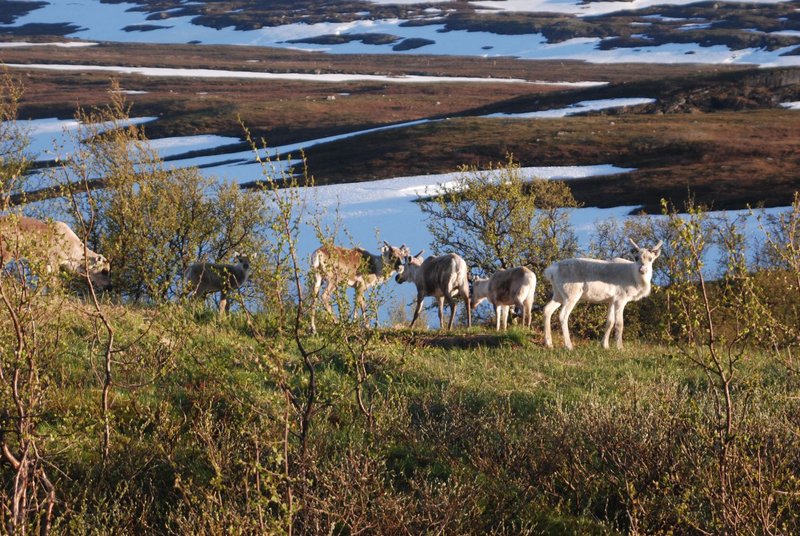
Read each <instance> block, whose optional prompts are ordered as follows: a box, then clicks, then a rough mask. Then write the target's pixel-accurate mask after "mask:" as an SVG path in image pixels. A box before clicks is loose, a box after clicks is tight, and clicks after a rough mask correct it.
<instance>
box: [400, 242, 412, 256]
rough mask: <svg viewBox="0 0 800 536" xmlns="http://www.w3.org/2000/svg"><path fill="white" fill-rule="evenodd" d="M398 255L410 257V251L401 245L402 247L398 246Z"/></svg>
mask: <svg viewBox="0 0 800 536" xmlns="http://www.w3.org/2000/svg"><path fill="white" fill-rule="evenodd" d="M400 253H401V254H402V255H406V256H408V255H411V250H410V249H409V248H408V246H407V245H405V244H403V245H402V246H400Z"/></svg>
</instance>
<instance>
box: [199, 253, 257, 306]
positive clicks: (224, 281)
mask: <svg viewBox="0 0 800 536" xmlns="http://www.w3.org/2000/svg"><path fill="white" fill-rule="evenodd" d="M233 257H234V260H235V261H236V264H219V263H214V262H195V263H192V264H190V265H189V266H188V267H187V268H186V271H185V272H184V274H183V278H184V279H185V280H186V287H187V288H188V289H189V291H188V294H187V295H188V297H190V298H195V297H200V298H204V297H205V296H206V295H207V294H213V293H216V292H219V314H220V316H224V315H225V313H226V312H227V311H228V310H229V309H230V304H229V303H228V293H229V292H230V291H232V290H237V289H238V288H240V287H241V286H242V285H244V284H245V283H246V282H247V279H248V277H250V259H249V257H247V255H240V254H238V253H234V254H233ZM253 258H255V255H253Z"/></svg>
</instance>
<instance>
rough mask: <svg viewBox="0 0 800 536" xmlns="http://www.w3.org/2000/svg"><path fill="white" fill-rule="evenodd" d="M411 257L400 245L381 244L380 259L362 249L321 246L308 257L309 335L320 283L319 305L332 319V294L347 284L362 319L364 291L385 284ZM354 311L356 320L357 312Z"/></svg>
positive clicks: (314, 319) (405, 248)
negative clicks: (310, 278) (310, 275)
mask: <svg viewBox="0 0 800 536" xmlns="http://www.w3.org/2000/svg"><path fill="white" fill-rule="evenodd" d="M409 253H410V251H409V249H408V247H407V246H406V245H405V244H403V245H402V246H400V247H399V248H397V247H394V246H392V245H390V244H389V243H388V242H386V241H384V242H383V246H382V247H381V252H380V255H375V254H373V253H370V252H369V251H367V250H365V249H362V248H343V247H339V246H334V245H324V246H322V247H320V248H319V249H317V250H316V251H314V253H312V254H311V271H312V272H313V274H314V288H313V289H312V294H311V331H312V333H316V332H317V325H316V309H317V307H316V305H317V299H318V297H319V291H320V288H322V284H323V282H324V283H325V289H324V290H323V291H322V303H323V305H324V306H325V310H326V311H328V313H330V314H331V315H333V309H332V307H331V302H330V300H331V294H332V293H333V289H334V288H336V286H337V285H341V284H346V285H347V286H348V287H353V289H355V293H356V307H357V308H358V309H360V310H361V314H362V316H363V315H365V314H366V313H365V309H366V305H365V303H364V291H366V290H367V289H368V288H370V287H374V286H375V285H377V284H379V283H382V282H384V281H385V280H386V279H387V278H388V277H389V276H391V275H392V273H394V272H396V271H398V270H402V267H403V258H404V257H405V256H407V255H408V254H409ZM356 307H354V308H353V318H354V319H355V317H356V313H357V309H356Z"/></svg>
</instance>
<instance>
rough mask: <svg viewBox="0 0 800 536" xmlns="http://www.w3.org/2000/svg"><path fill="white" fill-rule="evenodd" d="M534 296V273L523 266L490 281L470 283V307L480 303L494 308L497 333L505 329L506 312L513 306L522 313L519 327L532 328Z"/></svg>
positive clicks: (505, 271)
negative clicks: (489, 304) (484, 301)
mask: <svg viewBox="0 0 800 536" xmlns="http://www.w3.org/2000/svg"><path fill="white" fill-rule="evenodd" d="M535 293H536V274H534V273H533V272H531V271H530V270H529V269H527V268H525V267H524V266H518V267H517V268H509V269H508V270H498V271H497V272H495V273H494V274H492V276H491V277H489V278H478V279H475V280H473V282H472V308H473V309H475V308H476V307H477V306H478V304H479V303H481V302H482V301H483V300H489V302H491V304H492V305H494V307H495V314H496V317H497V331H500V325H501V324H502V326H503V330H506V329H508V312H509V309H510V307H511V306H512V305H515V306H517V307H519V309H520V311H522V325H523V326H525V327H528V328H529V327H531V309H532V308H533V299H534V296H535Z"/></svg>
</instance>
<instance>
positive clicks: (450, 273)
mask: <svg viewBox="0 0 800 536" xmlns="http://www.w3.org/2000/svg"><path fill="white" fill-rule="evenodd" d="M467 276H468V271H467V263H466V262H464V259H462V258H461V257H460V256H458V255H456V254H455V253H449V254H447V255H442V256H440V257H428V258H427V259H425V260H424V261H423V260H422V252H421V251H420V252H419V253H417V255H416V256H414V257H411V256H409V257H406V260H405V262H404V263H403V270H402V271H401V272H400V273H399V274H397V276H396V277H395V280H396V281H397V282H398V283H405V282H406V281H411V282H413V283H414V285H416V287H417V308H416V309H415V310H414V318H413V319H412V320H411V325H410V327H414V322H416V321H417V318H418V317H419V314H420V312H421V311H422V303H423V300H424V299H425V297H426V296H435V297H436V299H437V301H438V304H439V328H440V329H442V328H444V311H443V309H444V302H445V300H446V301H447V304H448V305H449V306H450V322H448V324H447V329H448V330H449V329H452V328H453V318H454V317H455V314H456V304H455V301H453V300H454V298H456V297H457V296H459V295H460V296H462V297H463V298H464V300H465V301H466V304H467V326H469V327H471V326H472V309H471V307H470V303H469V282H468V281H467Z"/></svg>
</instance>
